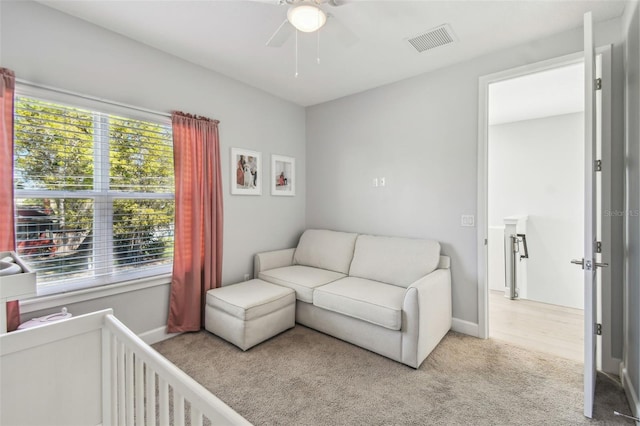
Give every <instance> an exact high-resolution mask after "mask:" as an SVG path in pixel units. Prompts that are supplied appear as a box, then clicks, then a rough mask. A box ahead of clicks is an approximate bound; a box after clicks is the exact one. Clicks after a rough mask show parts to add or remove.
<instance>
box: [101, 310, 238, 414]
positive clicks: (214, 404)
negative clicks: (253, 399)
mask: <svg viewBox="0 0 640 426" xmlns="http://www.w3.org/2000/svg"><path fill="white" fill-rule="evenodd" d="M105 324H106V327H105V329H104V330H103V351H104V355H103V357H104V358H103V359H109V360H110V362H108V363H107V365H106V368H105V369H104V370H103V371H104V374H105V377H104V379H105V380H103V398H104V404H103V406H104V407H109V409H107V410H105V412H104V413H103V416H104V421H105V424H119V425H134V424H135V425H142V424H144V425H155V424H156V420H159V424H160V425H169V424H173V425H184V424H185V423H187V422H188V420H190V423H191V425H193V426H200V425H202V424H203V418H207V419H209V421H210V422H211V424H213V425H228V424H233V425H237V424H242V425H248V424H250V423H249V422H248V421H246V420H245V419H244V418H243V417H242V416H240V415H239V414H238V413H236V412H235V411H234V410H232V409H231V408H230V407H229V406H228V405H226V404H225V403H224V402H222V401H221V400H220V399H218V398H216V397H215V396H214V395H213V394H211V392H209V391H208V390H207V389H205V388H204V387H203V386H201V385H200V384H199V383H197V382H196V381H195V380H193V379H192V378H191V377H189V376H188V375H187V374H185V373H184V372H183V371H182V370H180V369H179V368H177V367H176V366H175V365H173V364H172V363H171V362H169V361H168V360H167V359H166V358H164V357H163V356H162V355H160V354H159V353H158V352H156V351H155V350H153V349H152V348H150V347H149V346H148V345H147V344H146V343H144V342H143V341H142V339H140V338H139V337H138V336H136V335H135V334H134V333H133V332H131V330H129V329H128V328H127V327H125V326H124V325H123V324H122V323H121V322H120V321H118V319H117V318H116V317H114V316H113V315H107V316H106V318H105ZM156 375H157V381H156ZM156 387H157V395H156ZM170 389H171V393H170V392H169V390H170ZM156 396H157V397H158V398H157V399H156ZM171 397H172V398H171ZM171 399H173V403H172V404H171V403H170V400H171ZM185 402H188V404H189V405H190V410H188V409H186V408H185V405H186V404H185ZM156 410H157V411H156ZM189 411H190V412H189ZM156 415H158V419H156ZM114 419H116V421H114Z"/></svg>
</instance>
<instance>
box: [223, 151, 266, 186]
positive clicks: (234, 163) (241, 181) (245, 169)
mask: <svg viewBox="0 0 640 426" xmlns="http://www.w3.org/2000/svg"><path fill="white" fill-rule="evenodd" d="M230 169H231V194H234V195H261V194H262V154H261V153H259V152H256V151H250V150H248V149H242V148H231V164H230Z"/></svg>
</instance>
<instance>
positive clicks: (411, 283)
mask: <svg viewBox="0 0 640 426" xmlns="http://www.w3.org/2000/svg"><path fill="white" fill-rule="evenodd" d="M449 265H450V260H449V257H447V256H441V255H440V244H439V243H438V242H436V241H430V240H419V239H409V238H392V237H380V236H372V235H359V234H355V233H346V232H335V231H328V230H315V229H311V230H307V231H305V232H304V234H303V235H302V236H301V237H300V241H299V243H298V246H297V248H292V249H285V250H277V251H271V252H265V253H258V254H257V255H256V256H255V260H254V276H255V278H259V279H261V280H263V281H267V282H270V283H273V284H278V285H281V286H285V287H289V288H292V289H293V290H295V292H296V299H297V300H296V322H298V323H300V324H303V325H305V326H307V327H311V328H314V329H316V330H318V331H321V332H323V333H327V334H330V335H332V336H335V337H337V338H339V339H342V340H346V341H348V342H350V343H353V344H355V345H358V346H361V347H363V348H366V349H368V350H370V351H373V352H376V353H378V354H380V355H383V356H386V357H388V358H391V359H393V360H395V361H398V362H402V363H404V364H406V365H409V366H411V367H414V368H418V367H419V366H420V364H422V362H423V361H424V359H425V358H426V357H427V356H428V355H429V353H431V351H432V350H433V349H434V348H435V346H436V345H437V344H438V342H440V340H441V339H442V338H443V337H444V335H445V334H446V333H447V331H448V330H449V329H450V328H451V272H450V270H449Z"/></svg>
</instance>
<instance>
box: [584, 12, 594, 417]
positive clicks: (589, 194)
mask: <svg viewBox="0 0 640 426" xmlns="http://www.w3.org/2000/svg"><path fill="white" fill-rule="evenodd" d="M595 70H596V66H595V49H594V42H593V19H592V16H591V12H588V13H586V14H585V15H584V73H585V74H584V86H585V96H584V102H585V105H584V124H585V128H584V142H585V149H584V160H585V167H584V171H585V175H584V190H585V194H584V203H585V206H584V257H583V259H582V267H583V269H584V415H585V416H587V417H592V414H593V399H594V394H595V388H596V335H595V322H596V318H597V317H596V315H597V302H598V301H597V288H596V267H597V265H596V258H595V253H596V250H595V247H596V236H597V233H596V231H597V229H596V207H597V199H596V175H595V161H596V160H597V158H596V87H595V86H596V77H595Z"/></svg>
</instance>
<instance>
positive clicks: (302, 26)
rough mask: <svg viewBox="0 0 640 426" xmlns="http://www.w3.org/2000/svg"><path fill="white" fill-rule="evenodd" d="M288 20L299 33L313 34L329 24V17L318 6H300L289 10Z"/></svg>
mask: <svg viewBox="0 0 640 426" xmlns="http://www.w3.org/2000/svg"><path fill="white" fill-rule="evenodd" d="M287 19H288V20H289V22H291V25H293V26H294V27H296V29H297V30H298V31H302V32H305V33H312V32H314V31H318V30H319V29H320V28H322V26H323V25H324V24H325V23H326V22H327V15H326V13H324V11H323V10H322V9H320V8H319V7H318V6H315V5H312V4H300V5H297V6H291V7H290V8H289V11H287Z"/></svg>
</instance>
